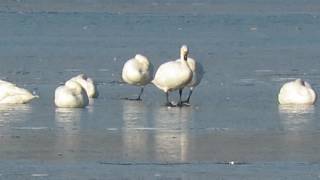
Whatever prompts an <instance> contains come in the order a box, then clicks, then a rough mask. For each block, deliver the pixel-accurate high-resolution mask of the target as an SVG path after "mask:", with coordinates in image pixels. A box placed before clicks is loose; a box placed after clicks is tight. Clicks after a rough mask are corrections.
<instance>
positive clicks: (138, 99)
mask: <svg viewBox="0 0 320 180" xmlns="http://www.w3.org/2000/svg"><path fill="white" fill-rule="evenodd" d="M143 90H144V87H141V90H140V93H139V96H138V97H137V98H135V99H132V98H122V99H124V100H129V101H141V100H142V99H141V95H142V93H143Z"/></svg>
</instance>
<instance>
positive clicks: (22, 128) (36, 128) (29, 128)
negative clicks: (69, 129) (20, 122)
mask: <svg viewBox="0 0 320 180" xmlns="http://www.w3.org/2000/svg"><path fill="white" fill-rule="evenodd" d="M12 129H17V130H46V129H49V128H48V127H13V128H12Z"/></svg>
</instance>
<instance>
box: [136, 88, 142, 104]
mask: <svg viewBox="0 0 320 180" xmlns="http://www.w3.org/2000/svg"><path fill="white" fill-rule="evenodd" d="M143 90H144V88H143V87H141V90H140V93H139V96H138V98H137V99H136V100H137V101H141V100H142V99H141V95H142V93H143Z"/></svg>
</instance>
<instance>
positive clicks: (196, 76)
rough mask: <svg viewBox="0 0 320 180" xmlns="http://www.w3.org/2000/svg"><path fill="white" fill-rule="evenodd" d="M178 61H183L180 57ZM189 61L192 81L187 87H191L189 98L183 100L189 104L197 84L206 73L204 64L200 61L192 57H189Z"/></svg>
mask: <svg viewBox="0 0 320 180" xmlns="http://www.w3.org/2000/svg"><path fill="white" fill-rule="evenodd" d="M177 61H181V60H180V59H178V60H177ZM187 63H188V65H189V67H190V69H191V71H192V80H191V81H190V83H189V84H188V85H187V87H189V88H190V90H189V95H188V98H187V100H185V101H183V102H184V103H187V104H189V102H190V97H191V95H192V92H193V90H194V89H195V87H196V86H198V84H199V83H200V82H201V80H202V77H203V74H204V70H203V66H202V64H201V63H199V62H198V61H195V60H194V59H192V58H189V57H188V59H187Z"/></svg>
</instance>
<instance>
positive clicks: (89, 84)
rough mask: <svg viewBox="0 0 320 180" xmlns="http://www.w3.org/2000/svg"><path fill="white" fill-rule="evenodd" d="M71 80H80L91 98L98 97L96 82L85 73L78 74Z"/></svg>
mask: <svg viewBox="0 0 320 180" xmlns="http://www.w3.org/2000/svg"><path fill="white" fill-rule="evenodd" d="M69 81H76V82H78V83H79V84H80V85H81V86H82V88H83V89H84V90H85V91H86V92H87V95H88V97H89V98H96V97H98V95H99V93H98V88H97V86H96V84H95V82H94V81H93V80H92V79H91V78H89V77H88V76H86V75H85V74H79V75H78V76H75V77H73V78H71V79H70V80H69Z"/></svg>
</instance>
